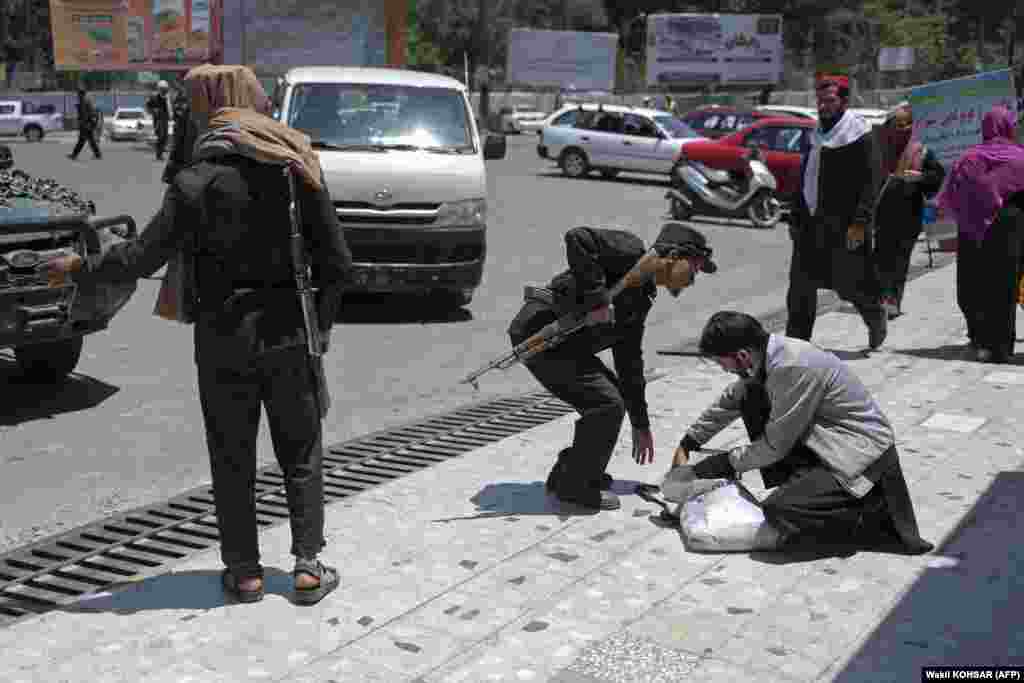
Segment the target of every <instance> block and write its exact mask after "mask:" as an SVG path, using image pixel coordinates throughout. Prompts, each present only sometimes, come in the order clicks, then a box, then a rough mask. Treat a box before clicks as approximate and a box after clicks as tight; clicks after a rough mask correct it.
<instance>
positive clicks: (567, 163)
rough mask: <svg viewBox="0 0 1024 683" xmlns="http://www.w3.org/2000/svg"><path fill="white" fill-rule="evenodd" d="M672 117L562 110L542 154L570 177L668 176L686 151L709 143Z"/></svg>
mask: <svg viewBox="0 0 1024 683" xmlns="http://www.w3.org/2000/svg"><path fill="white" fill-rule="evenodd" d="M704 139H705V138H703V137H701V136H700V135H699V134H697V132H696V131H694V130H693V129H692V128H690V127H689V126H687V125H686V124H685V123H683V122H682V121H680V120H679V119H677V118H676V117H675V116H673V115H672V114H670V113H668V112H666V111H661V110H658V109H640V108H634V107H625V106H621V105H593V104H587V105H580V106H577V107H573V108H566V109H564V110H562V111H561V112H560V113H559V114H558V115H557V116H555V117H554V119H552V120H551V121H550V122H549V123H548V125H546V126H545V127H544V129H543V130H542V131H541V132H540V138H539V140H538V144H537V154H539V155H540V156H541V158H543V159H550V160H551V161H554V162H556V163H557V164H558V165H559V166H560V167H561V169H562V172H563V173H565V175H567V176H570V177H572V178H580V177H583V176H586V175H588V174H589V173H590V172H591V171H598V172H600V174H601V175H602V176H604V177H606V178H614V177H615V176H616V175H618V174H619V172H620V171H632V172H636V173H661V174H665V175H668V174H670V173H671V172H672V168H673V167H674V166H675V164H676V160H677V159H678V158H679V152H680V150H682V148H683V147H684V146H686V145H687V144H689V143H691V142H695V141H697V140H704Z"/></svg>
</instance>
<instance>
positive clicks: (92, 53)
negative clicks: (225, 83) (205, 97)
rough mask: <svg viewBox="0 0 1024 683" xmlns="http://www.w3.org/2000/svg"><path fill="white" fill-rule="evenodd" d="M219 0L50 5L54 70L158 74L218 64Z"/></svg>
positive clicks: (75, 0)
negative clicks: (208, 63) (205, 63)
mask: <svg viewBox="0 0 1024 683" xmlns="http://www.w3.org/2000/svg"><path fill="white" fill-rule="evenodd" d="M221 2H222V0H50V22H51V28H52V31H53V59H54V64H55V65H56V67H57V69H60V70H76V71H133V70H138V71H158V70H168V69H188V68H191V67H193V66H195V65H197V64H202V63H204V62H214V63H217V62H220V60H221V55H222V52H223V47H222V43H221V17H222V11H221Z"/></svg>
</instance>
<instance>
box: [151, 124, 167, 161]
mask: <svg viewBox="0 0 1024 683" xmlns="http://www.w3.org/2000/svg"><path fill="white" fill-rule="evenodd" d="M168 128H169V124H168V122H167V121H164V120H160V121H156V122H154V123H153V132H154V133H155V134H156V158H157V159H163V158H164V152H165V151H166V150H167V132H168Z"/></svg>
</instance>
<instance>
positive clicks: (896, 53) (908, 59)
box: [878, 47, 914, 71]
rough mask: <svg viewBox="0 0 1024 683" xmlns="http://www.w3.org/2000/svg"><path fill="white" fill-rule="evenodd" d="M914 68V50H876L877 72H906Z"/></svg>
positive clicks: (903, 48) (893, 48)
mask: <svg viewBox="0 0 1024 683" xmlns="http://www.w3.org/2000/svg"><path fill="white" fill-rule="evenodd" d="M912 66H914V48H912V47H882V48H879V49H878V70H879V71H906V70H907V69H909V68H911V67H912Z"/></svg>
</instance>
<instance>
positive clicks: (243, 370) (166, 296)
mask: <svg viewBox="0 0 1024 683" xmlns="http://www.w3.org/2000/svg"><path fill="white" fill-rule="evenodd" d="M185 84H186V89H187V92H188V96H189V100H190V101H189V111H190V118H189V120H188V123H187V125H189V126H191V127H193V128H195V132H194V134H192V135H190V136H186V137H192V138H195V140H196V144H195V147H194V148H192V149H193V151H192V153H191V157H190V158H189V159H187V160H185V161H186V164H185V165H184V167H183V168H182V170H180V171H178V173H177V174H176V175H175V176H174V178H173V179H172V181H171V184H170V186H169V187H168V190H167V192H166V194H165V195H164V203H163V206H162V207H161V209H160V212H159V213H158V214H157V215H156V216H155V217H154V218H153V219H152V220H151V221H150V223H149V225H148V226H147V227H146V229H145V231H144V232H143V233H142V235H141V236H140V237H139V239H138V240H137V241H132V242H126V243H124V244H121V245H115V246H114V247H112V248H111V249H110V251H109V252H107V253H106V254H105V255H104V257H103V259H102V260H101V261H100V263H99V264H98V265H96V266H94V267H90V268H88V269H84V270H83V268H82V261H81V258H80V257H77V256H75V257H65V258H59V259H55V260H53V261H52V262H51V264H50V270H51V273H52V274H53V275H54V279H55V280H59V279H60V276H61V275H62V274H63V273H67V272H74V273H75V276H74V279H75V280H78V281H97V280H98V281H103V280H129V279H137V278H140V277H147V276H149V275H152V273H154V272H155V271H156V270H157V269H158V268H160V267H161V266H163V265H164V264H165V263H166V264H167V273H168V274H167V275H166V276H165V278H164V286H163V287H161V296H160V297H159V299H158V312H159V314H160V315H161V316H163V317H168V318H172V319H175V320H178V321H181V322H194V324H195V359H196V366H197V370H198V379H199V400H200V403H201V405H202V410H203V421H204V423H205V427H206V441H207V446H208V448H209V452H210V469H211V471H212V474H213V495H214V502H215V505H216V510H217V525H218V528H219V530H220V542H221V557H222V559H223V562H224V565H225V566H226V569H225V570H224V573H223V576H222V581H223V585H224V589H225V591H226V592H228V593H229V594H231V595H233V596H235V597H236V598H237V599H239V600H241V601H244V602H255V601H257V600H260V599H262V598H263V594H264V587H263V566H262V564H261V563H260V553H259V534H258V528H257V518H256V500H255V494H254V487H255V482H256V462H257V459H256V455H257V454H256V444H257V436H258V432H259V422H260V413H261V409H265V410H266V413H267V417H268V420H269V423H270V435H271V439H272V441H273V445H274V454H275V455H276V456H277V461H278V463H279V465H280V467H281V470H282V472H283V473H284V482H285V494H286V496H287V500H288V511H289V515H290V517H291V533H292V547H291V552H292V554H293V555H294V556H295V566H294V569H293V575H294V585H295V600H296V602H298V603H300V604H313V603H315V602H317V601H319V600H320V599H322V598H323V597H324V596H325V595H326V594H327V593H329V592H330V591H332V590H334V589H335V588H336V587H337V586H338V582H339V579H338V572H337V570H336V569H334V568H333V567H328V566H326V565H324V564H323V563H321V562H320V561H319V559H318V556H319V554H320V552H321V550H322V549H323V548H324V500H323V470H322V468H323V465H322V459H323V447H322V444H321V420H322V419H323V416H324V415H325V414H326V411H327V406H328V401H329V397H328V395H327V390H326V383H325V382H324V378H323V366H322V364H321V362H320V358H319V356H317V355H314V354H311V353H310V351H309V348H308V345H309V344H310V339H309V335H307V330H306V328H305V326H304V318H303V314H302V310H301V307H300V303H299V297H298V295H297V281H296V269H297V266H298V265H299V264H296V263H295V261H294V260H293V256H292V252H291V229H290V228H291V225H290V223H291V221H290V217H289V204H290V198H291V193H290V187H289V183H288V182H286V180H287V176H286V175H285V173H284V169H285V168H291V169H292V173H293V174H294V175H295V176H297V177H296V181H295V185H296V188H295V189H296V202H297V205H298V209H299V215H300V216H301V225H300V230H301V233H302V234H303V236H304V237H305V243H306V247H307V249H306V252H307V253H306V254H305V255H304V257H303V258H304V260H306V261H311V264H312V275H313V282H314V285H315V286H316V287H317V288H318V290H319V291H318V293H317V298H316V306H315V308H316V311H315V317H316V319H317V322H316V323H315V324H318V326H319V335H320V337H321V338H322V339H323V340H325V341H326V340H327V339H328V338H329V334H330V330H331V326H332V324H333V321H334V318H335V315H336V313H337V309H338V305H339V302H340V298H341V290H342V288H343V286H344V281H345V280H346V278H347V277H348V273H349V269H350V265H351V254H350V253H349V250H348V248H347V246H346V244H345V240H344V237H343V235H342V231H341V226H340V225H339V224H338V220H337V217H336V216H335V213H334V206H333V205H332V204H331V198H330V194H329V192H328V189H327V186H326V183H325V182H324V178H323V172H322V171H321V168H320V161H319V158H318V156H317V154H316V152H314V151H313V149H312V147H311V146H310V142H309V138H308V137H306V136H305V135H303V134H301V133H299V132H298V131H296V130H294V129H292V128H288V127H287V126H285V125H283V124H281V123H278V122H277V121H274V120H273V119H272V118H270V117H269V116H268V115H267V114H269V112H270V100H269V98H267V96H266V94H265V93H264V91H263V87H262V86H261V85H260V82H259V80H257V78H256V75H255V74H254V73H253V72H252V71H251V70H250V69H249V68H248V67H242V66H210V65H204V66H200V67H196V68H194V69H192V70H191V71H189V73H188V75H186V77H185ZM314 333H315V332H314Z"/></svg>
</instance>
